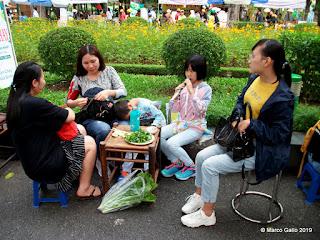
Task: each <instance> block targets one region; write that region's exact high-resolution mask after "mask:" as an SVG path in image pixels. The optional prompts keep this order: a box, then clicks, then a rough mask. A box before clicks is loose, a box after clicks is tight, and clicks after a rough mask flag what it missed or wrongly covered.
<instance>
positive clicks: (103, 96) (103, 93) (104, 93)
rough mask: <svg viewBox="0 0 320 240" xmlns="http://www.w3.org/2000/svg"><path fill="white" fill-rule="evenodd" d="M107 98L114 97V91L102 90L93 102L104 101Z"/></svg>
mask: <svg viewBox="0 0 320 240" xmlns="http://www.w3.org/2000/svg"><path fill="white" fill-rule="evenodd" d="M109 96H111V97H115V91H114V90H103V91H101V92H99V93H98V94H97V95H95V96H94V100H98V101H106V100H107V99H108V97H109Z"/></svg>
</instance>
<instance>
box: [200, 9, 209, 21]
mask: <svg viewBox="0 0 320 240" xmlns="http://www.w3.org/2000/svg"><path fill="white" fill-rule="evenodd" d="M200 19H201V21H202V22H204V23H205V24H206V23H207V21H208V15H207V13H206V10H205V9H204V8H203V9H201V13H200Z"/></svg>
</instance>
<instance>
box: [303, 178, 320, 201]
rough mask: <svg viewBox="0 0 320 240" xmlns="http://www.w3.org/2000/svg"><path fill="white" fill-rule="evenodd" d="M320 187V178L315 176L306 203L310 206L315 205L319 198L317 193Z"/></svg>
mask: <svg viewBox="0 0 320 240" xmlns="http://www.w3.org/2000/svg"><path fill="white" fill-rule="evenodd" d="M319 185H320V177H319V176H313V177H312V181H311V185H310V188H309V191H308V193H307V197H306V202H307V203H308V204H313V203H314V200H316V198H317V192H318V188H319Z"/></svg>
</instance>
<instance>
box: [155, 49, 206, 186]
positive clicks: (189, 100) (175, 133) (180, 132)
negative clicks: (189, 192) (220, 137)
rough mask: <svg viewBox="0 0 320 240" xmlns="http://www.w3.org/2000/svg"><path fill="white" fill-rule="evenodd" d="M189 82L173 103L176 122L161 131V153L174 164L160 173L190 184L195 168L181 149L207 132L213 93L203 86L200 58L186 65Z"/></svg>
mask: <svg viewBox="0 0 320 240" xmlns="http://www.w3.org/2000/svg"><path fill="white" fill-rule="evenodd" d="M184 69H185V77H186V80H185V81H184V82H183V83H181V84H180V85H178V86H177V87H176V89H175V93H177V92H180V91H181V92H180V95H179V96H178V97H177V98H176V99H171V100H170V103H169V104H170V108H171V112H173V113H177V112H180V117H179V119H178V120H177V121H174V122H172V123H171V124H170V125H167V126H165V127H163V128H162V130H161V149H162V152H163V153H164V154H165V155H166V156H167V158H168V159H169V160H170V161H171V162H172V164H171V165H170V166H167V167H166V168H165V169H163V170H162V171H161V174H162V175H163V176H164V177H172V176H173V175H175V176H176V178H177V179H179V180H187V179H189V178H190V177H193V176H195V172H196V169H195V165H194V163H193V160H192V159H191V158H190V157H189V155H188V154H187V153H186V151H185V150H184V149H183V148H182V146H184V145H187V144H189V143H192V142H194V141H196V140H198V139H199V138H200V137H201V136H202V135H203V133H204V131H205V130H206V128H207V121H206V119H205V116H206V111H207V108H208V105H209V104H210V101H211V96H212V89H211V87H210V86H209V85H208V84H207V83H205V82H203V79H204V78H205V77H206V75H207V65H206V59H205V57H204V56H202V55H200V54H194V55H192V56H190V57H189V58H188V59H187V60H186V63H185V67H184Z"/></svg>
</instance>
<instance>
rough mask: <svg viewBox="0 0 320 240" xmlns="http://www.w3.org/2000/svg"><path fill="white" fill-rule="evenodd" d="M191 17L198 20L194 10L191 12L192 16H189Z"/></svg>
mask: <svg viewBox="0 0 320 240" xmlns="http://www.w3.org/2000/svg"><path fill="white" fill-rule="evenodd" d="M189 17H191V18H196V14H195V13H194V10H193V9H191V10H190V15H189Z"/></svg>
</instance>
